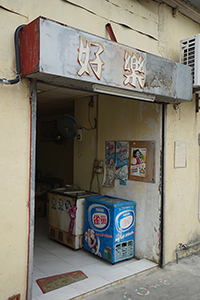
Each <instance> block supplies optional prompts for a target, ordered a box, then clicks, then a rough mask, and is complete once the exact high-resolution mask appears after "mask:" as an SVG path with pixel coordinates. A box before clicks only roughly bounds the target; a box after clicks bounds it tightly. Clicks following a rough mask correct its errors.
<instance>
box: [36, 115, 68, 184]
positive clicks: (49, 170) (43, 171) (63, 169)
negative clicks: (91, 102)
mask: <svg viewBox="0 0 200 300" xmlns="http://www.w3.org/2000/svg"><path fill="white" fill-rule="evenodd" d="M60 116H61V115H54V116H45V117H39V118H38V120H37V141H36V173H40V177H42V178H45V177H56V178H59V179H63V183H64V185H66V184H72V183H73V147H74V140H73V139H67V140H65V141H64V143H62V144H57V143H56V142H53V138H52V141H46V142H45V141H44V139H42V136H41V132H42V128H41V126H42V123H43V124H45V123H47V125H48V124H49V122H51V121H56V122H57V120H58V119H59V118H60ZM39 171H40V172H39ZM39 179H40V178H38V180H39Z"/></svg>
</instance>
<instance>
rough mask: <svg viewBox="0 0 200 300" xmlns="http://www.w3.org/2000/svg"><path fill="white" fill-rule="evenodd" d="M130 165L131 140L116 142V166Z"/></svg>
mask: <svg viewBox="0 0 200 300" xmlns="http://www.w3.org/2000/svg"><path fill="white" fill-rule="evenodd" d="M125 165H127V166H128V165H129V142H117V143H116V163H115V166H116V167H123V166H125Z"/></svg>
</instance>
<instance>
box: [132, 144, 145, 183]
mask: <svg viewBox="0 0 200 300" xmlns="http://www.w3.org/2000/svg"><path fill="white" fill-rule="evenodd" d="M146 156H147V149H146V148H131V165H130V173H131V175H132V176H139V177H145V175H146Z"/></svg>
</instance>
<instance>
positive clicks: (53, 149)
mask: <svg viewBox="0 0 200 300" xmlns="http://www.w3.org/2000/svg"><path fill="white" fill-rule="evenodd" d="M93 96H94V95H93V94H92V93H88V92H82V91H78V90H70V89H67V88H60V87H56V86H50V85H47V84H43V83H37V130H36V132H37V134H36V136H37V138H36V179H35V187H36V189H35V238H34V268H33V298H34V297H37V296H40V297H41V298H40V299H42V295H43V292H44V291H47V292H48V289H49V290H51V286H50V287H49V286H48V284H46V286H45V285H44V286H43V290H42V289H41V288H40V287H39V284H38V283H37V282H36V281H37V280H38V279H41V278H47V277H52V276H56V275H59V274H64V273H71V272H77V271H81V272H83V273H84V274H85V275H86V276H87V279H84V280H81V281H78V282H75V283H72V284H69V285H67V286H66V287H63V288H60V289H55V290H53V291H51V292H49V293H51V295H53V296H54V299H57V297H58V296H59V297H58V298H59V299H62V297H63V299H65V300H66V299H71V298H75V297H78V296H80V295H82V294H85V293H87V292H91V291H93V290H96V289H98V288H102V287H103V286H107V285H110V284H111V283H113V282H116V281H119V280H121V279H123V278H126V277H130V276H133V275H135V274H137V273H139V272H141V271H144V270H146V269H149V268H153V267H156V266H157V264H156V263H153V262H151V261H148V260H146V259H141V260H139V259H135V258H131V259H129V260H128V259H127V260H123V261H121V262H118V263H116V264H111V263H110V262H108V261H106V260H103V259H102V258H99V257H98V255H96V256H95V255H93V254H92V253H89V252H87V251H86V250H84V249H83V238H84V235H83V230H84V197H85V194H88V192H90V193H92V192H95V193H98V192H99V188H100V186H101V181H102V177H100V178H99V179H98V180H96V178H93V176H92V175H94V174H93V173H92V167H93V162H94V159H95V158H96V152H97V149H96V147H98V146H97V136H98V132H99V130H104V126H105V124H97V120H98V113H99V111H98V107H97V106H98V101H97V96H95V99H94V97H93ZM93 101H94V102H95V103H93ZM83 105H86V106H87V109H86V110H85V109H83V107H82V106H83ZM91 107H92V108H91ZM76 109H77V111H78V113H77V112H76ZM81 111H82V114H84V116H83V118H82V119H81V113H80V112H81ZM101 113H102V112H101ZM62 116H69V117H72V120H75V121H76V119H77V118H76V117H77V116H78V121H79V122H77V124H78V123H80V122H81V125H82V126H81V128H82V130H83V132H82V133H81V136H80V137H79V139H88V142H87V144H89V139H90V142H91V143H93V144H92V145H93V146H92V147H93V148H92V150H91V151H89V152H88V153H87V150H88V149H85V147H84V145H85V144H84V143H82V142H81V141H78V140H77V135H75V136H72V137H69V138H66V137H65V136H63V135H62V134H61V133H60V130H59V120H60V119H61V117H62ZM84 120H86V123H84ZM78 125H79V124H78ZM115 126H116V124H115ZM97 127H98V128H97ZM102 151H104V149H102ZM91 152H92V153H93V155H92V157H91ZM75 156H76V157H75ZM77 157H78V158H77ZM83 157H84V158H86V164H85V165H84V166H83V164H82V160H83ZM100 157H104V153H103V154H102V155H100ZM88 179H89V180H88ZM94 179H95V180H96V181H95V180H94ZM93 180H94V181H93ZM101 189H102V187H101ZM65 191H66V192H67V195H69V194H70V193H71V192H72V193H75V197H76V199H77V202H78V201H80V205H81V206H82V209H81V210H80V209H79V213H77V215H76V225H75V226H77V231H78V232H79V233H78V236H75V235H73V232H72V235H71V239H70V240H68V237H69V230H67V229H68V228H69V225H70V224H69V216H67V215H66V218H65V216H63V215H62V217H60V218H57V217H56V215H55V214H52V213H50V209H52V210H53V207H52V206H53V205H54V204H53V200H52V199H53V197H54V198H55V200H56V201H57V205H58V209H60V211H62V209H63V210H64V209H65V211H66V207H65V208H64V207H63V205H65V204H63V203H62V199H63V195H64V192H65ZM77 191H78V195H77ZM102 193H104V194H105V193H106V190H102ZM59 195H62V196H61V197H59ZM73 197H74V195H73ZM70 199H72V198H70V197H69V198H68V200H67V201H69V202H68V204H69V207H70V201H71V203H72V202H73V201H72V200H70ZM49 201H51V202H49ZM59 201H60V202H59ZM67 201H66V203H67ZM49 203H51V204H50V205H49ZM60 216H61V214H60ZM67 218H68V223H67ZM65 223H67V224H66V226H67V229H66V230H65V229H64V228H66V227H65V226H64V225H63V224H65ZM81 227H82V228H81ZM80 228H81V232H80V231H79V230H80ZM45 289H46V290H45ZM52 293H53V294H52ZM67 297H68V298H67Z"/></svg>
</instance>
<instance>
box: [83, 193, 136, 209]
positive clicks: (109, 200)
mask: <svg viewBox="0 0 200 300" xmlns="http://www.w3.org/2000/svg"><path fill="white" fill-rule="evenodd" d="M85 199H86V201H90V202H93V203H99V204H103V205H106V206H112V207H121V206H135V205H136V203H135V202H134V201H132V200H126V199H121V198H117V197H111V196H107V195H101V196H92V197H86V198H85Z"/></svg>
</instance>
